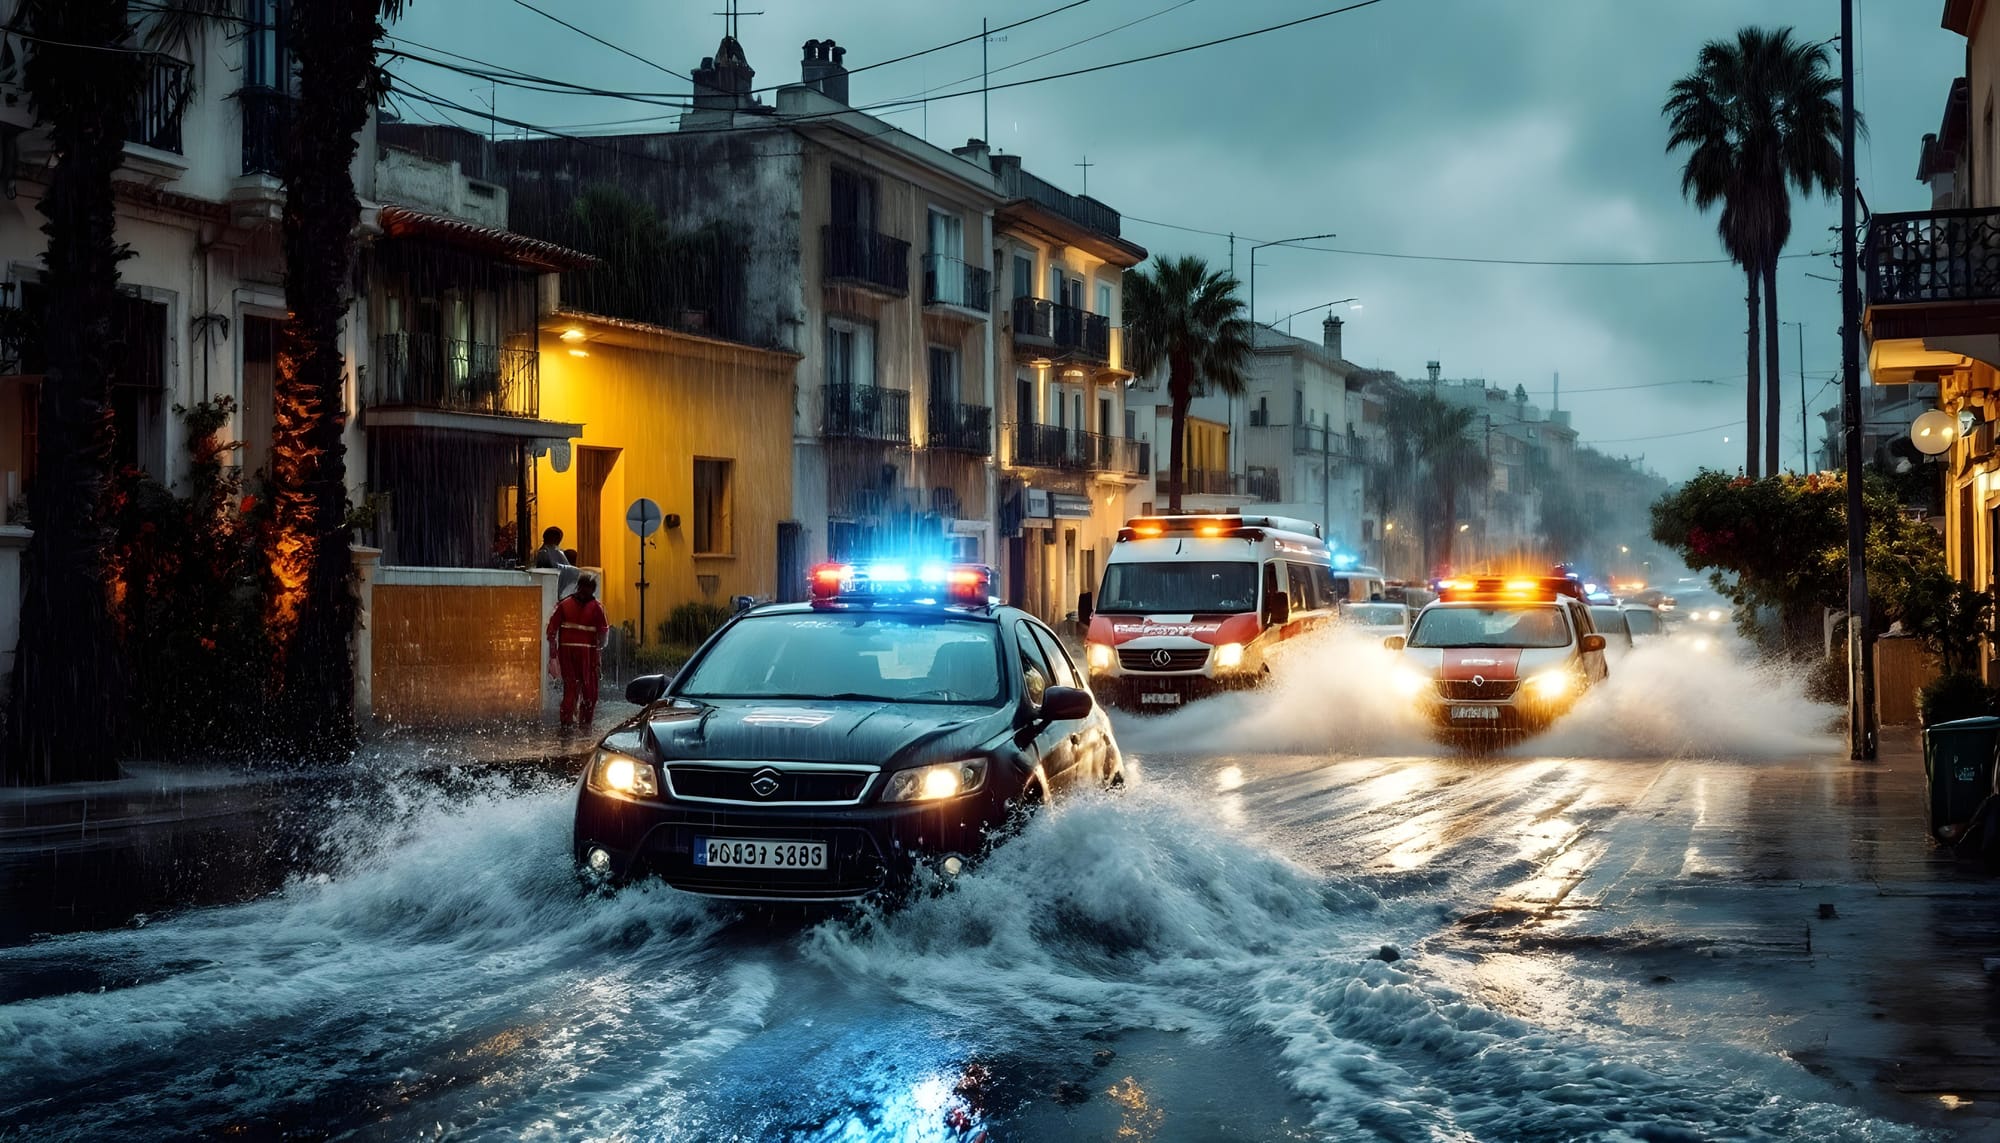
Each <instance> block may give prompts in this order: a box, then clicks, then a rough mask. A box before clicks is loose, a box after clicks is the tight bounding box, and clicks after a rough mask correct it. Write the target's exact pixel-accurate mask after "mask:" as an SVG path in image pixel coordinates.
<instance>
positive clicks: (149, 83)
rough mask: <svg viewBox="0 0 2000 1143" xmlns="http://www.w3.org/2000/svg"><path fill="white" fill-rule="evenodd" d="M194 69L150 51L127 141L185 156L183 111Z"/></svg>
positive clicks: (127, 128) (127, 127) (128, 120)
mask: <svg viewBox="0 0 2000 1143" xmlns="http://www.w3.org/2000/svg"><path fill="white" fill-rule="evenodd" d="M192 70H193V68H192V67H190V66H189V64H188V63H187V61H186V60H177V59H175V58H174V57H172V56H170V55H166V54H165V53H162V52H148V53H146V60H145V78H144V79H143V81H142V82H141V83H140V85H139V91H138V94H137V95H136V96H134V97H133V100H132V110H131V112H130V114H128V115H127V116H126V119H125V141H126V142H128V143H135V144H137V145H139V146H141V147H151V148H152V149H153V150H155V151H167V152H170V153H172V154H175V155H178V154H180V153H181V112H182V111H184V110H185V109H186V108H187V97H188V92H189V90H190V86H189V80H188V73H189V72H190V71H192Z"/></svg>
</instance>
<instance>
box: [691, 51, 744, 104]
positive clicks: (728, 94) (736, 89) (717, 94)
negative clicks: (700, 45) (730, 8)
mask: <svg viewBox="0 0 2000 1143" xmlns="http://www.w3.org/2000/svg"><path fill="white" fill-rule="evenodd" d="M756 78H757V72H756V70H755V69H754V68H752V67H751V66H750V60H749V59H748V58H747V57H746V56H744V54H743V45H741V44H739V43H737V42H736V40H735V38H734V37H731V36H724V37H722V43H721V44H720V45H719V46H718V47H717V48H716V49H715V54H714V55H712V56H705V57H703V59H702V61H701V66H700V67H698V68H696V69H694V76H693V79H694V105H695V107H697V108H700V109H704V110H723V111H735V110H738V109H743V108H749V107H754V106H756V105H757V97H756V96H755V95H752V94H751V93H750V85H751V82H752V81H753V80H755V79H756Z"/></svg>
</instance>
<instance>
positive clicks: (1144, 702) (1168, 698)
mask: <svg viewBox="0 0 2000 1143" xmlns="http://www.w3.org/2000/svg"><path fill="white" fill-rule="evenodd" d="M1139 705H1140V706H1179V705H1181V696H1179V695H1177V694H1174V693H1173V692H1171V691H1169V692H1168V693H1166V694H1148V695H1140V696H1139Z"/></svg>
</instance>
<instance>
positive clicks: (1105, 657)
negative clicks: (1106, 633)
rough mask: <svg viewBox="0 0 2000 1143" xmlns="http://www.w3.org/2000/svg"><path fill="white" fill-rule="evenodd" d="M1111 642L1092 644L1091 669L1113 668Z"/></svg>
mask: <svg viewBox="0 0 2000 1143" xmlns="http://www.w3.org/2000/svg"><path fill="white" fill-rule="evenodd" d="M1111 658H1112V657H1111V644H1109V643H1092V644H1091V645H1090V669H1091V670H1093V671H1108V670H1110V669H1111Z"/></svg>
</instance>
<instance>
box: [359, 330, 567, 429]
mask: <svg viewBox="0 0 2000 1143" xmlns="http://www.w3.org/2000/svg"><path fill="white" fill-rule="evenodd" d="M365 400H366V401H367V403H368V404H369V405H370V406H372V407H381V408H387V407H394V406H408V407H414V408H422V409H447V410H451V411H453V412H460V413H485V414H488V415H491V416H499V417H526V418H530V419H532V418H535V417H539V416H540V415H541V357H540V355H539V354H538V353H536V351H535V350H533V349H512V348H508V347H506V346H500V345H491V344H487V343H483V342H477V341H460V340H458V339H457V338H446V337H438V336H436V335H434V334H419V333H388V334H383V335H382V336H381V337H378V338H376V339H375V363H374V368H373V369H371V370H370V371H369V376H368V391H367V393H366V395H365Z"/></svg>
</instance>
